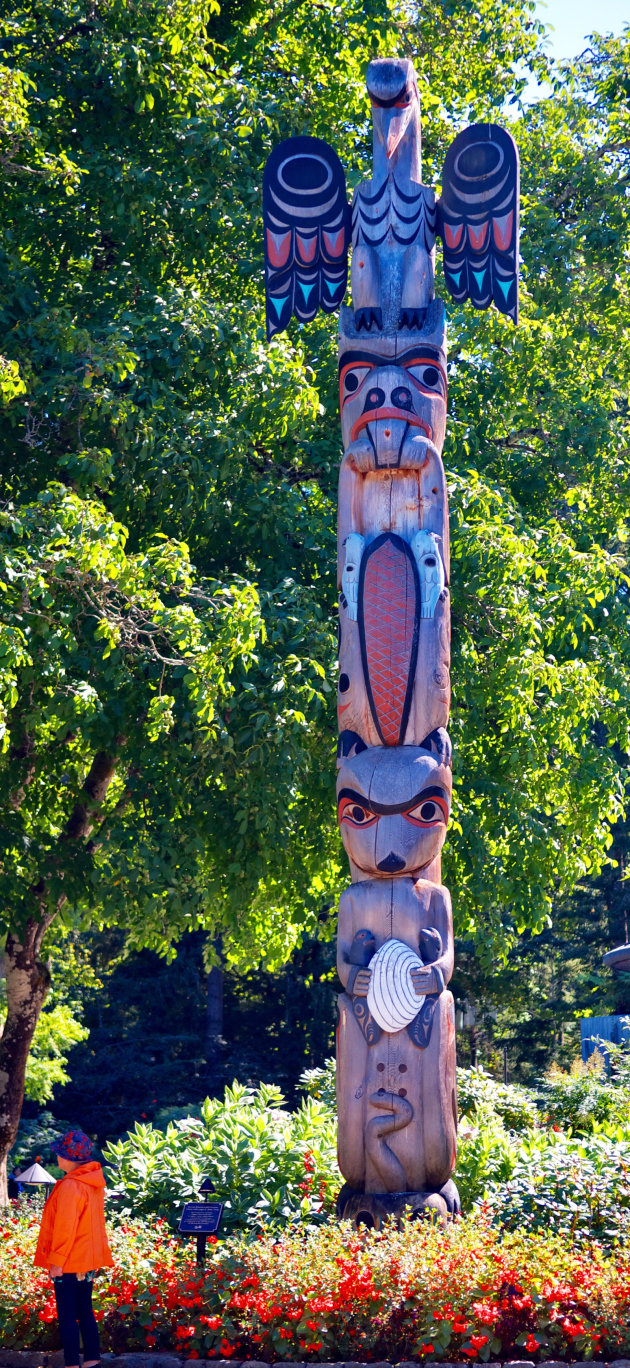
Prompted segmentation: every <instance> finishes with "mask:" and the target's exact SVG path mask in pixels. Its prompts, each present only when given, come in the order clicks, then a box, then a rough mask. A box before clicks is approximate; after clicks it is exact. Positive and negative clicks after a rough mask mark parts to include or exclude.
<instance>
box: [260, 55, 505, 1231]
mask: <svg viewBox="0 0 630 1368" xmlns="http://www.w3.org/2000/svg"><path fill="white" fill-rule="evenodd" d="M367 88H368V93H369V96H370V101H371V105H372V118H373V125H374V166H373V174H372V179H371V181H367V182H365V183H364V184H363V185H360V186H359V187H358V189H357V191H356V193H355V195H354V201H353V204H352V206H350V205H349V204H348V202H347V196H346V188H345V178H344V173H343V169H342V166H341V163H340V161H339V159H338V157H337V155H336V153H335V152H334V151H333V149H332V148H330V147H329V146H328V145H327V144H326V143H325V142H322V141H321V140H320V139H318V138H307V137H300V138H290V139H288V140H287V141H286V142H283V143H281V145H280V146H279V147H277V148H276V149H275V150H274V152H273V153H272V154H271V156H270V157H269V160H268V162H267V166H266V169H265V177H264V196H263V209H264V229H265V262H266V286H267V330H268V336H269V337H270V338H271V337H273V336H274V335H275V333H277V332H280V331H282V330H283V329H284V328H286V326H287V324H288V322H289V319H290V318H291V316H292V315H293V314H294V315H295V316H296V318H297V319H298V320H301V321H306V320H308V319H311V318H313V317H314V316H315V314H316V312H317V310H318V308H322V309H324V310H326V311H327V312H333V311H335V310H337V309H339V308H340V309H341V319H340V329H339V402H340V406H341V428H342V435H343V447H344V456H343V460H342V463H341V472H340V478H339V543H338V547H339V549H338V583H339V591H340V593H339V627H340V647H339V693H338V717H339V748H338V771H339V773H338V785H337V795H338V814H339V824H340V828H341V835H342V839H343V843H344V846H345V848H346V851H347V853H348V857H349V861H350V870H351V875H352V884H351V886H350V888H348V889H347V890H346V892H345V893H343V894H342V897H341V900H340V904H339V927H338V957H337V964H338V971H339V977H340V979H341V982H342V984H343V987H344V991H343V993H342V994H341V995H340V998H339V1032H338V1050H337V1099H338V1112H339V1164H340V1167H341V1171H342V1173H343V1175H344V1178H345V1180H346V1182H345V1184H344V1187H343V1189H342V1191H341V1193H340V1195H339V1202H338V1212H339V1215H340V1216H342V1217H350V1218H352V1219H354V1220H355V1221H357V1222H364V1223H366V1224H374V1225H378V1224H379V1223H380V1222H381V1220H382V1219H383V1218H384V1217H385V1216H386V1215H389V1214H393V1215H396V1214H399V1213H400V1212H401V1211H402V1210H403V1209H404V1208H405V1207H407V1208H410V1209H411V1210H412V1211H421V1210H423V1209H424V1208H426V1207H433V1208H435V1209H437V1210H438V1211H440V1212H441V1213H443V1214H446V1213H448V1212H453V1211H457V1210H458V1209H459V1199H458V1195H457V1188H456V1186H455V1184H454V1182H453V1179H452V1174H453V1170H454V1168H455V1157H456V1135H457V1106H456V1086H455V1022H454V1011H453V999H452V996H451V994H450V992H449V991H448V988H447V985H448V982H449V979H450V977H451V975H452V972H453V925H452V914H451V900H450V896H449V893H448V891H447V889H446V888H444V887H443V886H442V883H441V875H440V851H441V849H442V845H443V843H444V838H445V835H446V827H447V823H448V818H449V808H450V796H451V746H450V741H449V737H448V733H447V731H446V727H447V723H448V713H449V701H450V679H449V663H450V609H449V590H448V585H449V529H448V506H447V496H446V483H445V478H444V468H443V465H442V446H443V442H444V434H445V426H446V332H445V321H444V306H443V304H442V302H441V300H439V299H436V298H435V292H434V265H435V240H436V237H440V238H441V240H442V244H443V252H444V274H445V280H446V285H447V288H448V290H449V292H450V294H451V295H452V297H453V298H454V299H455V300H456V301H458V302H463V301H465V300H467V299H469V300H470V301H471V302H472V304H473V305H474V306H475V307H476V308H481V309H484V308H487V307H488V306H489V305H490V304H491V303H492V302H494V304H495V305H496V306H497V308H498V309H499V310H500V311H501V312H502V313H505V314H508V315H510V317H512V318H513V319H514V321H516V316H517V303H518V155H517V151H516V147H515V144H514V142H513V140H512V138H511V137H510V136H509V134H508V133H506V132H505V131H504V130H503V129H502V128H499V127H497V126H496V125H494V124H477V125H475V126H474V127H472V128H468V129H467V130H466V131H465V132H463V133H460V134H459V136H458V137H457V138H456V139H455V141H454V142H453V144H452V146H451V147H450V149H449V151H448V154H447V157H446V162H445V165H444V171H443V176H442V196H441V198H440V199H439V200H438V199H436V195H435V193H434V191H433V190H430V189H428V188H427V187H426V186H424V185H423V184H422V179H421V160H420V158H421V135H420V102H419V98H418V87H417V83H416V77H415V72H414V69H413V65H412V63H411V62H410V61H408V60H407V59H382V60H381V59H379V60H376V61H373V62H371V63H370V65H369V67H368V70H367ZM350 245H351V246H352V265H351V286H352V306H351V307H347V306H345V305H342V300H343V297H344V295H345V291H346V285H347V263H348V254H349V248H350Z"/></svg>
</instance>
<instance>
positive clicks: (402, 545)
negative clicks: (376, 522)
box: [358, 532, 420, 746]
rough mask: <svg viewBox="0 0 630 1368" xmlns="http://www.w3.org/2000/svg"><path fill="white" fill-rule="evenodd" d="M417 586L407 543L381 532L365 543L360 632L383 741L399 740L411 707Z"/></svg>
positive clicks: (372, 703) (373, 710)
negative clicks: (380, 534) (373, 539)
mask: <svg viewBox="0 0 630 1368" xmlns="http://www.w3.org/2000/svg"><path fill="white" fill-rule="evenodd" d="M419 618H420V586H419V583H418V571H417V569H416V564H415V561H414V558H413V555H412V552H411V548H410V546H408V544H407V542H405V541H403V539H402V537H398V536H397V535H396V534H395V533H394V532H385V533H383V535H382V536H380V537H377V538H376V540H375V541H373V542H371V544H370V545H369V546H368V547H367V549H366V551H365V552H364V555H363V560H362V562H361V574H360V579H359V611H358V622H359V635H360V640H361V658H362V662H363V673H364V676H365V686H366V691H367V696H368V702H369V705H370V710H371V713H372V717H373V718H374V724H375V726H376V729H377V731H378V734H379V736H380V738H381V741H382V742H383V745H384V746H400V745H402V744H403V742H404V739H405V730H406V727H407V720H408V717H409V709H410V707H411V695H412V692H413V686H414V679H415V672H416V660H417V656H418V624H419Z"/></svg>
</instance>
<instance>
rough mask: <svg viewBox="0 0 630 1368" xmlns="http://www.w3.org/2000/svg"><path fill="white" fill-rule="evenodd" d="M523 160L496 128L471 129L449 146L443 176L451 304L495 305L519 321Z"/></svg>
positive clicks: (442, 227) (442, 221) (441, 218)
mask: <svg viewBox="0 0 630 1368" xmlns="http://www.w3.org/2000/svg"><path fill="white" fill-rule="evenodd" d="M518 216H519V160H518V150H517V147H516V143H515V142H514V139H513V138H512V137H510V134H509V133H506V131H505V129H504V128H499V126H498V124H473V125H472V127H471V128H467V129H465V131H464V132H463V133H459V134H458V135H457V137H456V138H455V141H454V142H452V143H451V146H450V147H449V149H448V152H447V154H446V161H445V162H444V171H443V173H442V198H441V200H440V202H439V205H438V229H437V231H438V233H439V235H440V237H441V239H442V242H443V244H444V277H445V280H446V285H447V289H448V291H449V294H451V295H452V297H453V299H456V300H457V301H458V303H463V301H464V300H465V299H469V300H470V302H471V304H474V306H475V308H476V309H487V308H488V307H489V305H490V304H491V303H492V302H493V301H494V303H495V304H496V306H497V309H499V310H500V312H501V313H505V314H508V315H509V317H510V318H512V319H513V320H514V322H515V323H516V322H517V321H518Z"/></svg>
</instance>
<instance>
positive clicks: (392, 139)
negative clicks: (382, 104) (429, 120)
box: [383, 100, 414, 161]
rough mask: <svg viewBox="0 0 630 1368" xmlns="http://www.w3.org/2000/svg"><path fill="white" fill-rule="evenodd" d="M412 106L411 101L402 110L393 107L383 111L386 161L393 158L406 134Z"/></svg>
mask: <svg viewBox="0 0 630 1368" xmlns="http://www.w3.org/2000/svg"><path fill="white" fill-rule="evenodd" d="M413 105H414V102H413V100H412V101H411V103H410V104H408V105H406V106H405V108H404V109H396V108H395V107H394V109H387V110H383V114H384V116H385V117H384V120H383V122H384V125H385V128H384V133H385V138H384V142H385V149H386V152H387V159H388V161H389V159H390V158H391V157H393V155H394V152H395V151H396V148H397V147H398V144H399V142H400V141H401V138H403V137H404V136H405V133H406V132H407V129H408V127H409V124H410V121H411V114H412V111H413Z"/></svg>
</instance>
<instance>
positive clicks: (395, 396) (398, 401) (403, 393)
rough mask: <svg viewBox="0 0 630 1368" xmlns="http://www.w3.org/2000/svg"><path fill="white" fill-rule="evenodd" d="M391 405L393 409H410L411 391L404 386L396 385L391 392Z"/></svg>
mask: <svg viewBox="0 0 630 1368" xmlns="http://www.w3.org/2000/svg"><path fill="white" fill-rule="evenodd" d="M392 404H393V405H394V407H395V408H401V409H410V408H411V391H410V390H408V389H407V388H406V387H405V386H404V385H397V386H396V388H395V389H393V390H392Z"/></svg>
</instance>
